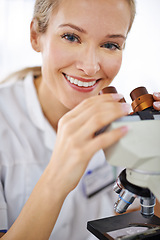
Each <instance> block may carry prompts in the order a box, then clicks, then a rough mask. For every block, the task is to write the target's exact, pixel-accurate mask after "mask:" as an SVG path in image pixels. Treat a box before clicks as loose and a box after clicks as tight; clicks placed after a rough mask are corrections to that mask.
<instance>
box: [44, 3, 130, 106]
mask: <svg viewBox="0 0 160 240" xmlns="http://www.w3.org/2000/svg"><path fill="white" fill-rule="evenodd" d="M129 23H130V8H129V5H128V3H127V1H126V0H65V1H62V2H61V4H60V6H59V8H58V10H57V11H56V12H55V13H54V14H53V15H52V17H51V18H50V22H49V26H48V30H47V32H46V33H45V34H42V35H41V37H40V46H41V49H40V51H41V53H42V60H43V64H42V79H43V83H45V84H44V85H45V86H46V87H47V88H48V89H49V90H50V91H51V93H52V96H53V97H54V98H55V99H57V100H58V101H60V102H61V103H62V104H63V105H64V106H65V107H67V108H69V109H72V108H73V107H75V106H76V105H77V104H79V103H80V102H81V101H82V100H84V99H86V98H88V97H91V96H94V95H98V93H99V92H100V91H101V90H102V89H103V88H105V87H107V86H108V85H109V84H110V83H111V81H112V80H113V79H114V77H115V76H116V74H117V73H118V71H119V69H120V66H121V61H122V50H123V47H124V43H125V39H126V36H127V31H128V27H129ZM44 89H45V87H44Z"/></svg>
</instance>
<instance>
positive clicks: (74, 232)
mask: <svg viewBox="0 0 160 240" xmlns="http://www.w3.org/2000/svg"><path fill="white" fill-rule="evenodd" d="M5 85H6V84H5ZM55 140H56V133H55V131H54V130H53V128H52V127H51V125H50V124H49V123H48V121H47V120H46V118H45V117H44V115H43V112H42V110H41V106H40V103H39V101H38V97H37V94H36V90H35V87H34V83H33V77H32V74H31V73H30V74H28V75H27V76H26V78H25V79H24V80H19V81H17V82H15V83H10V84H7V85H6V86H3V85H1V86H0V230H4V229H9V228H10V226H11V225H12V224H13V222H14V221H15V219H16V218H17V217H18V215H19V213H20V211H21V209H22V207H23V206H24V204H25V202H26V201H27V199H28V197H29V196H30V194H31V192H32V190H33V188H34V186H35V184H36V183H37V181H38V179H39V178H40V176H41V174H42V173H43V171H44V169H45V167H46V166H47V164H48V162H49V160H50V157H51V154H52V151H53V148H54V144H55ZM104 163H105V164H107V162H106V160H105V158H104V154H103V152H102V151H99V152H98V153H97V154H96V155H95V156H94V157H93V159H92V160H91V162H90V163H89V166H88V169H87V171H88V170H91V171H92V170H93V169H96V168H98V167H101V166H102V165H103V164H104ZM108 170H109V171H110V170H111V169H110V166H108ZM106 177H107V176H106ZM84 185H85V181H84V177H82V179H81V181H80V183H79V184H78V186H77V187H76V189H75V190H73V191H72V192H71V193H70V194H69V195H68V197H67V198H66V200H65V202H64V205H63V207H62V210H61V212H60V215H59V217H58V220H57V223H56V225H55V227H54V229H53V232H52V234H51V237H50V239H55V240H62V239H64V240H86V239H94V236H93V235H92V234H90V232H89V231H88V230H87V228H86V227H87V221H90V220H94V219H97V218H100V217H107V216H111V215H113V204H114V202H113V200H112V194H113V190H112V189H110V188H105V189H104V190H103V191H101V192H99V193H97V194H95V196H93V197H91V198H87V197H86V195H85V193H84ZM92 187H93V186H92ZM53 194H56V193H53ZM51 214H52V213H51Z"/></svg>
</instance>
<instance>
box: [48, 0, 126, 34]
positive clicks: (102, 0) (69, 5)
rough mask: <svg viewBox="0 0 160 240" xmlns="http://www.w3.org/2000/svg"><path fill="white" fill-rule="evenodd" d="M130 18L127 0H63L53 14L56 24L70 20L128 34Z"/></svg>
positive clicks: (87, 26)
mask: <svg viewBox="0 0 160 240" xmlns="http://www.w3.org/2000/svg"><path fill="white" fill-rule="evenodd" d="M130 19H131V10H130V6H129V4H128V3H127V0H61V1H60V4H59V7H58V9H57V11H56V12H54V13H53V15H52V20H53V22H54V25H56V24H64V23H67V22H68V23H74V24H76V25H78V26H80V27H84V28H93V26H94V29H104V28H106V29H108V30H109V31H114V30H115V31H122V32H123V33H126V34H127V31H128V26H129V24H130ZM53 22H52V23H53Z"/></svg>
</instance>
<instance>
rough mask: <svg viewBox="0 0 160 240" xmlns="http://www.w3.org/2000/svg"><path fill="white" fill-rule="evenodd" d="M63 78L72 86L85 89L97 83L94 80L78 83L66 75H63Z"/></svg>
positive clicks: (77, 80) (78, 81)
mask: <svg viewBox="0 0 160 240" xmlns="http://www.w3.org/2000/svg"><path fill="white" fill-rule="evenodd" d="M64 76H65V78H66V79H67V80H68V81H69V82H70V83H72V84H74V85H76V86H78V87H85V88H88V87H93V86H94V85H95V84H96V82H97V81H96V80H94V81H89V80H88V81H87V80H86V81H85V80H83V81H80V80H79V79H76V78H73V77H70V76H68V75H66V74H64Z"/></svg>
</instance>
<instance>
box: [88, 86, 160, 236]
mask: <svg viewBox="0 0 160 240" xmlns="http://www.w3.org/2000/svg"><path fill="white" fill-rule="evenodd" d="M116 92H117V91H116V89H115V88H114V87H108V88H107V89H106V90H105V93H116ZM130 96H131V99H132V104H131V105H132V109H133V112H132V113H130V114H129V115H128V116H125V117H122V118H120V119H118V120H116V121H114V122H113V123H111V124H110V125H109V126H105V127H104V128H103V129H101V130H100V131H98V132H97V133H96V135H97V134H101V133H103V132H104V131H108V130H112V129H115V128H117V127H120V126H124V125H127V126H128V127H129V132H128V133H127V135H126V136H125V137H123V138H122V139H121V140H120V141H119V142H117V143H116V144H114V145H113V146H111V147H110V148H107V149H104V150H103V151H104V154H105V156H106V160H107V161H108V162H109V164H110V165H112V166H116V167H122V168H124V169H123V171H122V172H121V173H120V174H119V176H118V178H117V180H116V182H115V184H114V187H113V189H114V191H115V192H116V193H117V194H118V200H117V201H116V203H115V204H114V210H115V212H117V213H118V214H121V215H117V216H113V217H109V218H104V219H98V220H93V221H89V222H88V223H87V229H88V230H89V231H90V232H92V233H93V234H94V235H95V236H96V237H97V238H98V239H102V240H103V239H105V240H106V239H110V240H122V239H123V240H129V239H160V218H158V217H157V216H155V215H154V206H155V201H156V198H157V200H158V201H159V202H160V112H159V111H156V110H154V108H153V101H154V100H153V96H152V94H149V93H148V91H147V90H146V88H145V87H139V88H136V89H134V90H133V91H132V92H131V93H130ZM122 101H125V100H124V99H123V100H122ZM135 198H138V199H139V200H140V206H141V210H140V211H136V212H131V213H125V212H126V210H127V209H128V207H129V206H130V205H131V204H132V203H133V201H134V200H135ZM124 213H125V214H124Z"/></svg>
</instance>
